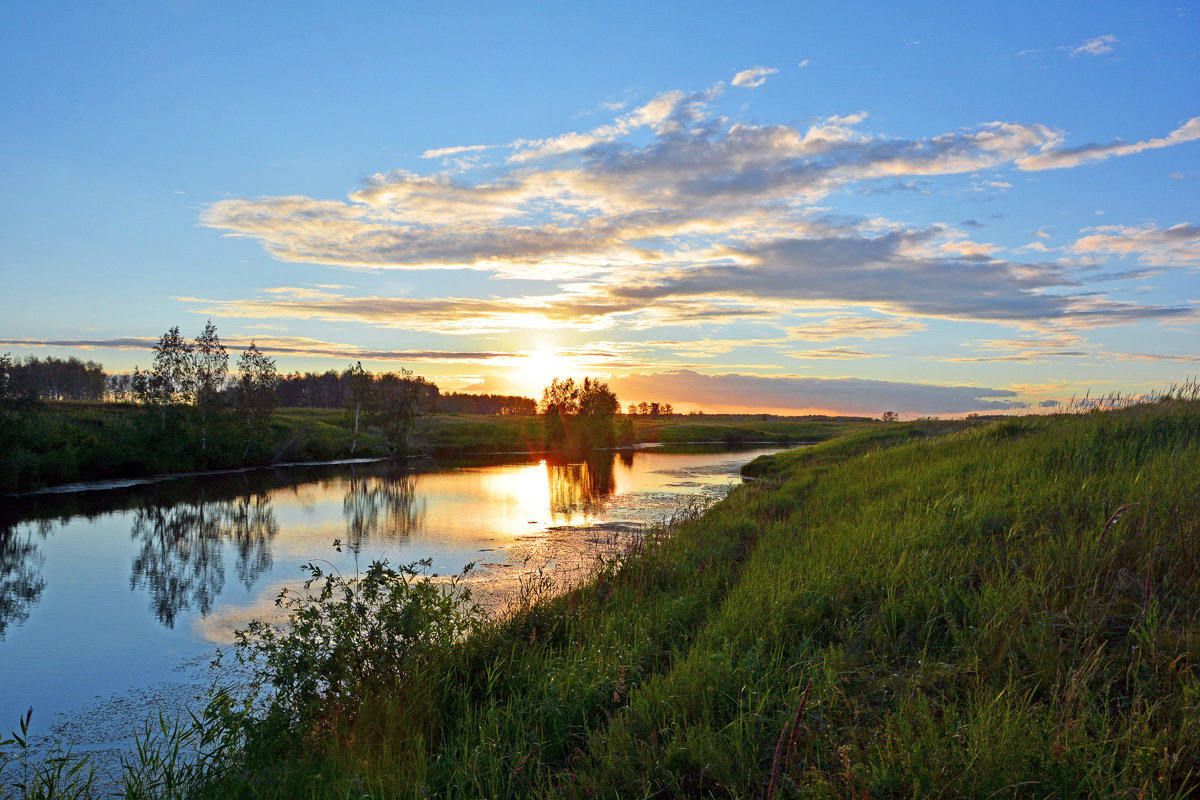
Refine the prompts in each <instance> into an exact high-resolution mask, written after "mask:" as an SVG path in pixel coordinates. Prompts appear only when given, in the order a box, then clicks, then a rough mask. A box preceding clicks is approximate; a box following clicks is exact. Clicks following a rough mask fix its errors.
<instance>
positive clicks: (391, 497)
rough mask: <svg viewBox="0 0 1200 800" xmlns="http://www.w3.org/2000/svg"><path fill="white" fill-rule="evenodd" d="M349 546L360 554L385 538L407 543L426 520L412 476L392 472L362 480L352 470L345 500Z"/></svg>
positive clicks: (388, 471)
mask: <svg viewBox="0 0 1200 800" xmlns="http://www.w3.org/2000/svg"><path fill="white" fill-rule="evenodd" d="M342 513H343V515H344V516H345V518H346V541H345V544H346V546H347V547H348V548H349V549H350V550H352V551H354V552H358V551H359V549H360V548H361V547H362V545H363V543H364V542H366V541H368V540H369V539H371V538H372V537H373V536H376V535H382V536H384V537H385V538H387V539H390V540H392V541H397V542H399V541H403V540H405V539H407V538H408V537H409V535H411V533H412V532H413V531H414V530H418V529H419V528H420V527H421V526H422V525H423V524H424V519H425V501H424V498H420V497H418V496H417V493H416V478H414V477H413V475H412V474H411V473H407V472H403V471H401V470H399V469H395V468H391V469H388V470H387V471H386V472H384V473H382V474H376V475H369V476H365V477H364V476H360V475H358V473H357V472H356V471H354V470H353V468H351V473H350V486H349V488H347V490H346V494H345V496H344V497H343V498H342Z"/></svg>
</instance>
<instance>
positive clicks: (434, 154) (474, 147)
mask: <svg viewBox="0 0 1200 800" xmlns="http://www.w3.org/2000/svg"><path fill="white" fill-rule="evenodd" d="M493 147H495V145H490V144H469V145H464V146H461V147H438V148H435V149H433V150H426V151H425V152H424V153H421V158H445V157H446V156H456V155H461V154H463V153H477V152H479V151H481V150H491V149H492V148H493Z"/></svg>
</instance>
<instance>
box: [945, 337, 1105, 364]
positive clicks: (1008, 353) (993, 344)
mask: <svg viewBox="0 0 1200 800" xmlns="http://www.w3.org/2000/svg"><path fill="white" fill-rule="evenodd" d="M1086 344H1087V341H1086V340H1085V339H1084V338H1083V337H1082V336H1080V335H1078V334H1074V333H1061V332H1060V333H1056V334H1052V335H1048V336H1042V337H1040V338H1037V339H1033V338H1021V339H983V340H979V341H974V342H968V343H967V346H968V347H972V348H973V349H974V350H976V351H983V352H987V353H990V355H982V356H961V357H958V358H941V359H938V360H940V361H945V362H949V363H986V362H999V361H1018V362H1027V363H1029V362H1032V363H1042V362H1044V361H1046V360H1047V359H1050V358H1085V357H1088V356H1094V355H1096V352H1095V350H1094V349H1089V348H1087V347H1086Z"/></svg>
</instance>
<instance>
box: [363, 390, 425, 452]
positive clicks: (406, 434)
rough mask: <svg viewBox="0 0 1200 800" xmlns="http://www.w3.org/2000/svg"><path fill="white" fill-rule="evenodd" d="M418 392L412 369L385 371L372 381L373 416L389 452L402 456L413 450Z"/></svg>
mask: <svg viewBox="0 0 1200 800" xmlns="http://www.w3.org/2000/svg"><path fill="white" fill-rule="evenodd" d="M419 400H420V392H419V388H418V383H417V381H416V379H414V378H413V374H412V372H410V371H409V370H406V369H402V370H400V374H399V375H397V374H396V373H394V372H388V373H385V374H383V375H380V376H379V377H378V378H377V379H376V381H375V399H374V407H373V409H372V415H371V416H372V419H373V420H374V421H375V423H376V424H377V425H378V426H379V430H380V433H381V434H382V435H383V440H384V442H386V443H387V448H388V454H389V455H391V456H405V455H408V453H409V452H410V451H411V450H412V433H413V425H414V423H415V422H416V418H417V411H418V405H417V404H418V402H419Z"/></svg>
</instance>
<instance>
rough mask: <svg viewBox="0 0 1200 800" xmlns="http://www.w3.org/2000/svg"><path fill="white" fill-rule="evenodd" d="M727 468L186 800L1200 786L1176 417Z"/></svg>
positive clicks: (956, 438) (1189, 523)
mask: <svg viewBox="0 0 1200 800" xmlns="http://www.w3.org/2000/svg"><path fill="white" fill-rule="evenodd" d="M749 471H750V472H752V473H754V474H755V475H756V476H757V477H758V480H757V481H755V482H754V483H753V484H750V485H747V486H745V487H743V488H741V489H739V490H736V491H735V492H733V493H732V494H731V495H730V496H729V498H727V499H726V500H725V501H723V502H722V503H720V504H718V505H717V506H715V507H713V508H711V509H709V510H708V511H707V512H705V513H702V514H701V513H692V514H688V515H684V518H682V519H681V520H679V521H678V522H677V523H676V524H674V525H672V526H671V527H670V528H669V529H668V530H665V531H662V532H660V533H658V534H656V535H654V536H652V537H650V538H649V539H648V540H647V541H645V542H643V543H642V545H641V546H640V547H639V548H637V549H636V550H635V551H633V552H631V553H629V554H628V556H627V557H626V558H624V559H621V560H619V561H617V562H614V563H610V564H608V565H607V566H606V567H605V568H604V569H602V570H601V571H600V572H599V574H598V575H597V577H596V579H595V580H594V581H593V582H592V583H590V584H588V585H586V586H584V587H583V588H580V589H578V590H576V591H574V592H571V593H569V594H567V595H564V596H557V597H555V596H550V595H547V594H546V593H545V589H546V587H545V586H544V584H542V583H537V582H535V583H531V584H530V585H529V587H528V589H529V592H528V595H527V597H526V600H527V602H525V603H524V605H523V606H522V607H520V608H519V609H517V610H516V611H515V612H514V613H513V614H511V615H510V616H508V617H506V618H504V619H503V620H500V621H498V622H496V623H494V624H492V625H490V626H488V627H486V628H485V629H484V630H482V631H480V632H478V633H476V634H475V635H473V636H471V637H470V638H468V639H467V640H465V641H462V642H459V643H457V644H456V645H455V646H454V647H453V648H450V649H448V650H447V651H446V652H445V653H444V654H443V657H442V658H440V659H437V658H435V659H433V660H431V661H427V662H425V664H424V666H423V667H422V668H421V669H416V670H412V671H410V672H409V673H406V676H405V677H404V678H403V679H402V680H398V681H397V682H395V683H393V684H392V685H390V687H388V688H385V689H383V690H379V689H378V688H376V689H375V690H373V691H371V692H361V693H359V694H358V699H357V701H356V702H354V703H351V704H345V703H342V704H340V705H338V707H336V708H317V709H313V710H314V711H316V712H317V717H316V718H317V719H319V720H320V722H319V723H315V724H314V723H312V722H309V723H307V724H305V725H301V726H299V727H297V726H296V725H288V724H286V723H283V722H280V720H279V719H278V717H271V716H270V715H268V717H267V718H266V720H265V721H264V722H262V723H257V724H255V725H251V726H249V727H247V728H245V729H243V730H242V733H243V734H244V735H245V739H244V744H243V745H242V746H241V747H240V749H239V750H238V755H237V756H236V757H235V758H233V759H232V760H230V761H229V762H228V763H227V764H226V766H225V768H224V769H223V770H221V771H220V772H219V773H214V774H213V775H211V776H209V778H208V779H207V780H206V782H205V784H204V786H203V787H202V788H203V791H202V792H201V794H202V795H203V796H212V797H360V796H364V795H370V796H375V797H393V796H394V797H428V796H436V797H447V798H459V797H461V798H477V797H564V796H565V797H577V798H594V797H609V798H618V797H620V798H631V797H632V798H638V797H661V798H669V797H780V798H781V797H838V798H841V797H844V798H863V797H912V798H923V797H1016V796H1020V797H1063V798H1072V797H1147V798H1153V797H1188V796H1195V795H1196V793H1197V792H1200V675H1198V674H1197V670H1198V669H1200V495H1198V493H1197V487H1198V486H1200V403H1197V402H1195V401H1191V402H1182V401H1169V402H1162V403H1157V404H1153V405H1145V406H1140V407H1135V408H1130V409H1126V410H1122V411H1114V412H1107V413H1093V414H1083V415H1077V416H1054V417H1030V418H1024V419H1010V420H1003V421H999V422H990V423H983V422H979V421H971V422H954V423H937V422H918V423H893V424H889V425H880V426H875V427H873V428H871V429H869V430H865V431H858V432H857V433H853V434H851V435H848V436H845V437H842V438H839V439H834V440H832V441H829V442H826V443H824V444H820V445H816V446H813V447H810V448H805V449H802V450H796V451H792V452H787V453H783V454H780V455H777V456H773V457H770V458H769V459H764V460H761V461H759V462H756V463H755V464H753V465H752V466H751V468H750V470H749ZM310 719H311V718H310Z"/></svg>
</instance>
